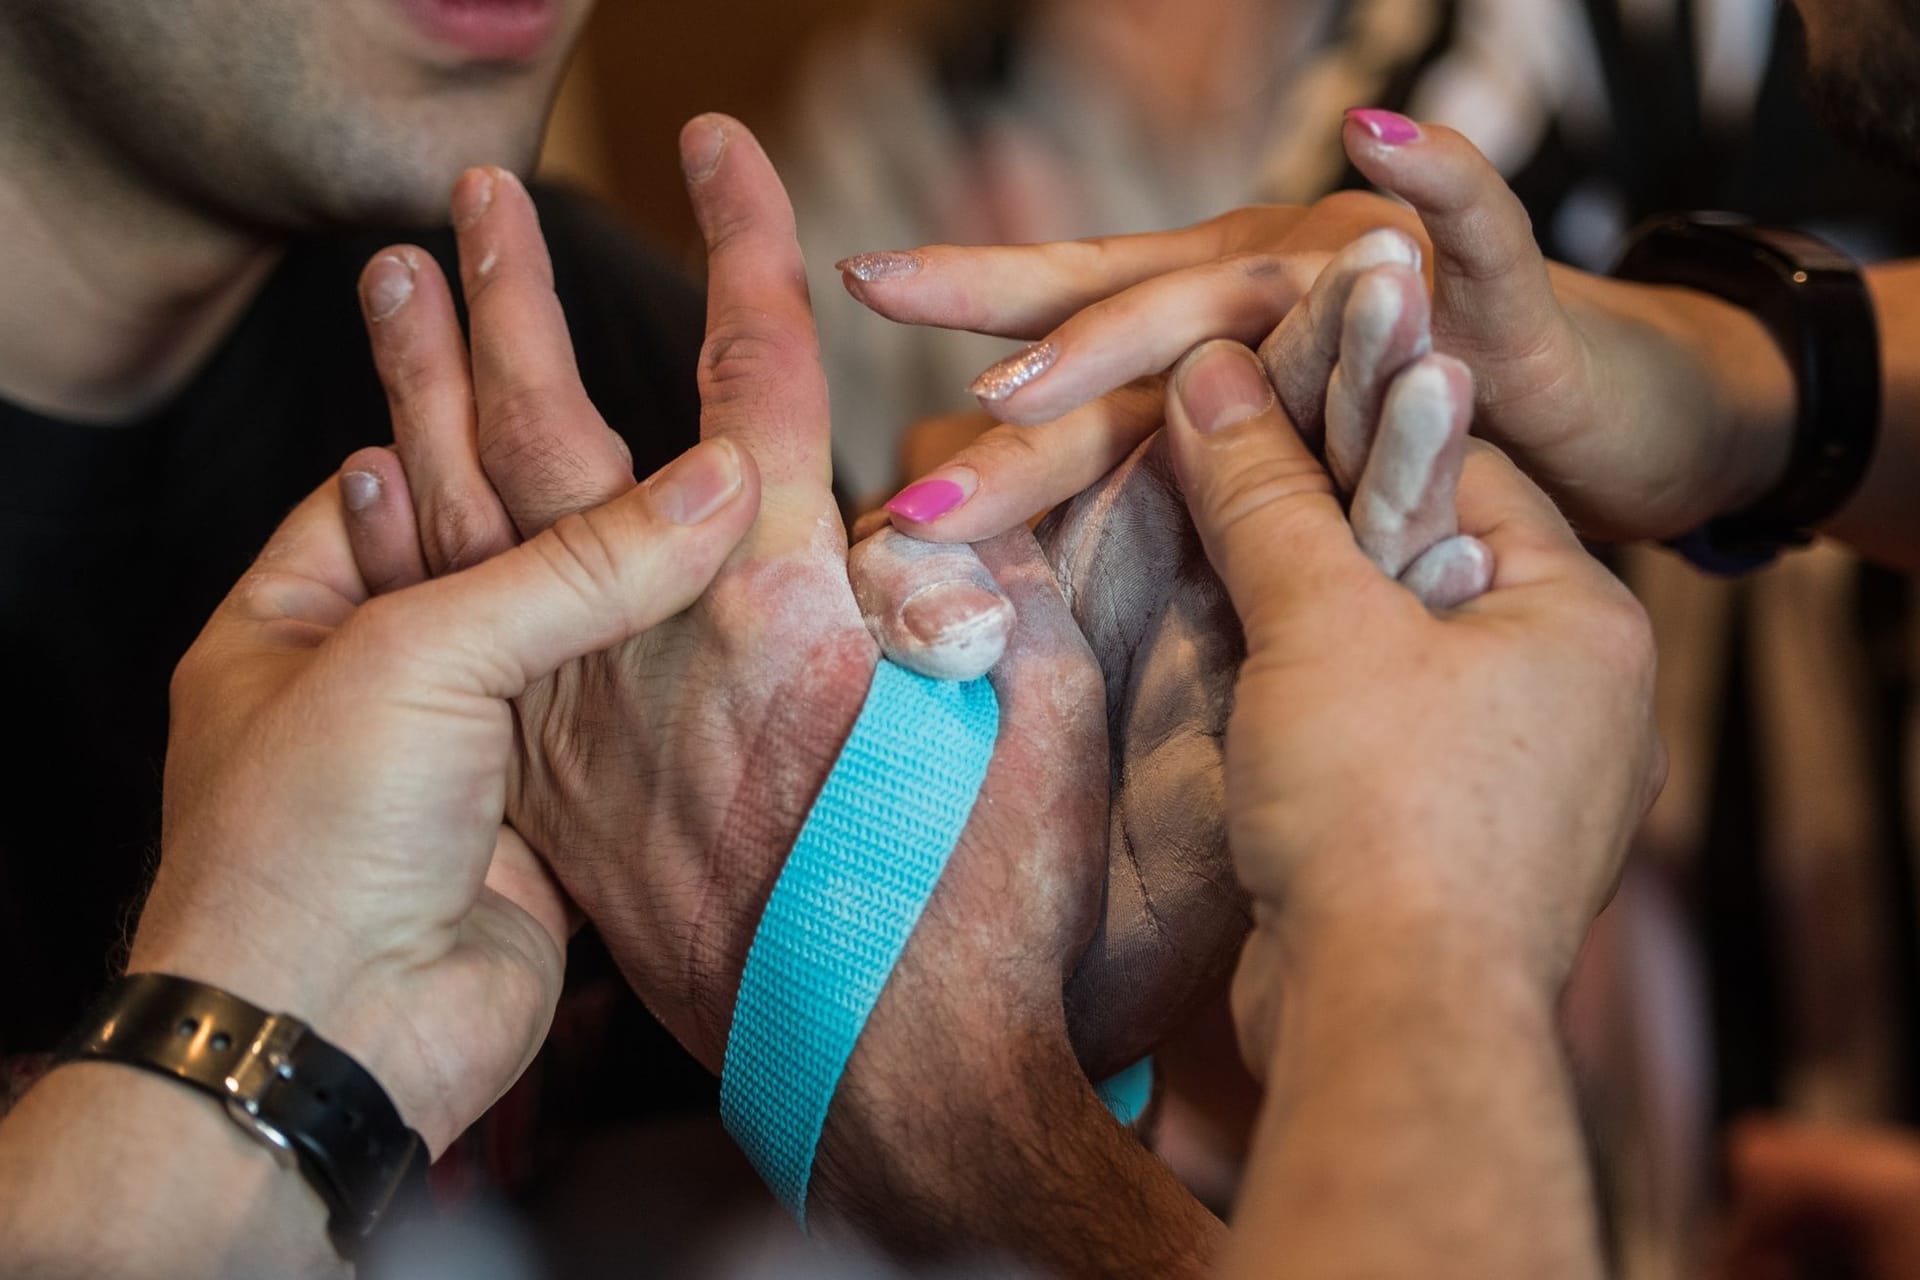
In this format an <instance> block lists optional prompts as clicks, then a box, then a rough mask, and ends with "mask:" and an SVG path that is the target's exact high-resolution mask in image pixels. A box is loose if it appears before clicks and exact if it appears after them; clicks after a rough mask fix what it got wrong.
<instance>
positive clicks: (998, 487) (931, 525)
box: [847, 112, 1794, 540]
mask: <svg viewBox="0 0 1920 1280" xmlns="http://www.w3.org/2000/svg"><path fill="white" fill-rule="evenodd" d="M1345 141H1346V146H1347V152H1348V155H1349V156H1350V157H1351V158H1352V159H1353V161H1354V163H1355V165H1356V166H1358V168H1359V169H1360V171H1361V172H1362V173H1364V174H1365V175H1366V176H1367V177H1368V178H1369V179H1370V180H1371V181H1373V182H1375V183H1376V184H1378V185H1379V186H1381V187H1382V188H1384V189H1385V190H1387V191H1388V192H1390V193H1392V194H1393V195H1396V196H1399V197H1401V199H1403V200H1405V201H1406V202H1407V205H1408V206H1410V208H1409V207H1404V206H1401V205H1397V204H1394V203H1392V202H1390V201H1386V200H1382V199H1380V198H1378V197H1373V196H1367V195H1360V194H1355V193H1340V194H1338V195H1335V196H1330V197H1328V198H1327V199H1325V200H1323V201H1321V202H1319V203H1318V204H1316V205H1314V206H1313V207H1312V208H1311V210H1307V211H1302V210H1298V209H1267V208H1254V209H1242V210H1239V211H1236V212H1234V213H1231V214H1227V215H1225V216H1224V217H1221V218H1216V219H1214V220H1213V221H1211V222H1208V223H1202V224H1200V225H1199V226H1196V227H1190V228H1187V229H1185V230H1181V231H1172V232H1164V233H1159V234H1154V235H1141V236H1124V237H1118V238H1112V239H1106V240H1098V241H1091V242H1069V243H1061V244H1052V245H1033V246H1019V247H1011V248H985V249H963V248H954V247H946V246H938V247H933V248H927V249H920V250H915V251H914V252H913V253H912V254H911V255H906V256H907V257H908V258H911V259H912V260H914V261H917V262H918V263H919V266H918V268H917V269H916V270H913V271H910V272H904V273H903V272H901V271H899V270H898V269H895V270H893V271H889V272H886V273H882V276H883V277H884V278H880V277H876V278H875V279H872V280H863V279H861V278H860V267H861V263H862V261H863V259H852V260H850V262H849V267H850V270H849V273H848V280H847V287H848V288H849V290H850V291H851V292H852V293H853V294H854V296H855V297H856V298H858V299H860V300H861V301H862V302H864V303H866V304H867V305H868V306H870V307H872V308H874V309H875V310H876V311H879V312H880V313H881V314H883V315H886V316H888V317H890V318H893V319H896V320H902V321H906V322H910V323H921V324H936V325H942V326H946V327H953V328H966V329H976V330H980V331H984V332H989V333H996V334H1004V335H1007V336H1010V337H1023V338H1030V339H1038V340H1039V342H1038V344H1037V346H1038V348H1040V349H1041V350H1042V351H1043V352H1044V353H1045V356H1044V357H1043V358H1041V359H1035V358H1032V357H1029V358H1027V359H1026V360H1025V362H1024V363H1020V364H1017V365H1016V366H1015V368H1016V369H1018V370H1021V371H1025V372H1027V373H1030V374H1031V375H1032V376H1028V377H1026V378H1025V379H1024V381H1022V380H1021V379H1020V377H1018V376H1008V372H1007V371H1004V370H1003V371H1001V372H1000V373H997V374H995V373H994V372H993V371H989V375H983V380H982V383H981V384H977V385H980V386H982V387H983V388H984V389H986V390H987V391H988V392H989V393H990V394H988V395H986V396H983V397H982V403H983V405H984V406H985V407H986V408H987V409H988V410H989V411H990V412H992V413H993V414H994V415H995V416H997V417H999V418H1001V419H1003V420H1004V421H1006V422H1009V423H1018V424H1040V423H1044V424H1048V425H1044V426H1039V427H1019V428H1016V427H1006V428H1002V429H1000V430H998V431H995V432H989V433H988V434H987V435H986V436H984V437H982V438H981V439H980V440H979V441H977V442H976V443H975V444H974V445H972V446H970V447H969V448H967V449H965V450H963V451H962V452H961V453H960V454H959V455H958V456H956V457H955V458H954V459H953V460H952V461H951V462H949V463H948V464H947V465H946V466H944V467H942V468H940V469H938V470H936V471H935V472H934V473H933V474H932V477H930V478H935V479H944V480H947V481H949V482H950V483H952V484H953V485H954V486H955V487H956V490H957V491H958V492H960V493H962V494H964V495H965V499H964V501H963V502H962V503H959V504H956V505H953V506H951V507H950V508H949V509H948V512H947V513H946V514H943V515H941V516H938V517H929V518H928V519H925V520H918V521H911V522H908V521H902V522H901V523H902V527H905V528H908V529H909V530H910V531H912V532H913V533H915V534H916V535H917V536H921V537H928V538H936V539H940V540H949V539H953V540H965V539H968V538H975V537H980V536H985V535H986V534H989V533H991V532H993V531H995V530H997V529H998V528H1002V527H1007V526H1010V525H1011V524H1013V523H1015V522H1017V521H1019V520H1021V519H1023V518H1025V517H1026V516H1029V515H1031V514H1032V513H1033V512H1035V511H1037V510H1041V509H1044V508H1045V507H1047V506H1049V505H1052V504H1053V503H1055V502H1058V501H1060V500H1062V499H1063V498H1065V497H1067V496H1068V495H1070V494H1073V493H1076V492H1078V491H1079V490H1080V489H1082V488H1084V487H1086V486H1087V485H1088V484H1091V483H1092V482H1093V481H1094V480H1095V479H1097V478H1098V477H1099V476H1101V475H1103V474H1104V473H1105V472H1106V470H1107V469H1108V468H1110V467H1112V466H1113V465H1114V464H1115V463H1116V462H1118V461H1119V460H1120V459H1121V458H1123V457H1125V456H1126V455H1127V453H1128V452H1130V451H1131V449H1132V448H1133V447H1134V446H1135V445H1136V444H1137V443H1138V442H1139V441H1140V440H1142V439H1144V438H1145V437H1146V436H1147V435H1149V434H1151V432H1152V431H1154V430H1156V429H1157V427H1158V425H1159V421H1158V416H1157V415H1156V414H1154V413H1152V412H1151V411H1142V409H1141V406H1140V402H1139V398H1138V397H1137V396H1136V395H1133V394H1132V393H1130V392H1128V391H1125V390H1116V389H1121V388H1124V387H1125V386H1126V384H1127V383H1128V382H1129V381H1131V380H1133V379H1136V378H1140V377H1143V376H1149V375H1153V374H1156V373H1158V372H1159V371H1161V370H1164V369H1165V368H1166V367H1167V366H1168V365H1169V364H1171V363H1172V361H1173V360H1174V359H1175V358H1176V357H1177V356H1178V354H1179V353H1180V352H1182V351H1185V350H1186V349H1187V348H1188V347H1190V346H1191V345H1193V344H1194V343H1197V342H1199V341H1202V340H1204V339H1207V338H1215V337H1224V338H1232V339H1234V340H1236V341H1242V342H1246V343H1249V344H1254V343H1258V344H1260V351H1261V355H1262V357H1263V358H1264V359H1265V361H1266V363H1267V367H1268V370H1269V372H1270V374H1271V375H1272V377H1273V379H1274V382H1275V384H1276V386H1278V387H1279V389H1280V402H1281V405H1282V407H1283V408H1284V409H1285V410H1286V411H1287V413H1288V415H1289V416H1290V417H1291V418H1292V420H1293V421H1294V422H1295V424H1296V426H1297V427H1298V429H1299V430H1300V431H1301V432H1302V433H1303V434H1305V435H1306V436H1307V438H1308V439H1309V440H1317V439H1318V437H1319V433H1320V430H1321V426H1322V421H1323V417H1324V412H1323V404H1322V397H1323V395H1324V392H1325V388H1326V386H1327V377H1328V374H1329V372H1330V365H1331V361H1332V359H1333V351H1334V347H1335V343H1334V342H1333V341H1331V340H1330V330H1329V327H1328V325H1327V324H1326V316H1325V315H1324V314H1323V315H1322V316H1320V317H1317V318H1316V317H1314V316H1311V315H1302V314H1300V312H1298V311H1295V310H1294V306H1295V303H1296V302H1298V301H1299V299H1300V298H1301V296H1302V294H1303V293H1304V292H1305V290H1306V288H1307V286H1308V284H1309V283H1310V282H1311V281H1312V280H1313V279H1314V278H1315V275H1316V274H1317V272H1318V271H1319V269H1320V267H1321V265H1322V264H1324V263H1326V262H1327V260H1328V259H1327V255H1328V254H1329V253H1330V252H1333V251H1335V250H1338V249H1340V248H1341V246H1343V245H1347V244H1349V243H1350V242H1354V248H1355V249H1359V247H1360V243H1361V242H1359V241H1357V238H1360V237H1364V236H1365V235H1366V233H1368V232H1370V231H1373V230H1374V229H1376V228H1380V227H1397V228H1399V229H1401V230H1403V231H1409V232H1413V233H1415V234H1416V235H1417V237H1418V238H1419V239H1420V240H1421V242H1422V243H1423V244H1424V245H1426V246H1427V247H1428V250H1429V252H1428V257H1429V258H1430V259H1431V263H1432V278H1433V289H1434V299H1433V307H1434V320H1433V329H1434V339H1435V341H1436V343H1437V344H1438V345H1439V347H1440V348H1441V349H1442V350H1445V351H1447V352H1449V353H1451V354H1454V355H1457V356H1459V357H1460V358H1461V359H1463V360H1465V361H1466V363H1467V365H1468V367H1469V368H1470V369H1471V370H1472V372H1473V374H1474V377H1475V380H1476V383H1477V386H1478V393H1479V399H1478V403H1477V406H1476V420H1477V422H1478V424H1479V428H1478V429H1479V431H1480V433H1481V434H1483V435H1485V436H1486V437H1487V438H1488V439H1491V440H1493V441H1495V442H1496V443H1498V444H1500V445H1501V446H1502V447H1503V448H1504V449H1506V450H1507V451H1508V452H1509V453H1510V454H1511V455H1512V457H1513V458H1514V460H1515V461H1516V462H1519V463H1520V464H1521V465H1522V467H1524V468H1525V469H1526V470H1527V471H1528V472H1529V473H1530V474H1532V475H1534V476H1535V477H1536V478H1537V479H1538V480H1539V481H1540V482H1541V483H1542V484H1544V485H1545V486H1546V488H1547V489H1548V491H1549V492H1551V493H1552V494H1553V495H1554V496H1555V497H1556V498H1557V499H1558V500H1559V501H1560V502H1561V504H1562V506H1563V507H1564V509H1565V510H1566V512H1567V514H1568V515H1569V517H1570V518H1571V519H1572V520H1573V521H1574V523H1575V524H1576V525H1577V526H1578V527H1579V528H1580V529H1581V531H1582V532H1583V533H1585V534H1587V535H1588V536H1591V537H1607V538H1624V537H1654V536H1667V535H1671V534H1675V533H1680V532H1684V531H1686V530H1688V529H1691V528H1693V527H1695V526H1697V525H1698V524H1700V523H1702V522H1703V521H1704V520H1706V519H1707V518H1709V517H1711V516H1713V515H1715V514H1718V513H1720V512H1723V511H1727V510H1732V509H1735V508H1737V507H1739V506H1740V505H1742V504H1744V503H1746V502H1748V501H1751V500H1752V499H1753V498H1755V497H1757V496H1758V495H1759V494H1760V493H1762V492H1764V491H1765V489H1766V488H1767V486H1768V485H1769V484H1770V483H1771V482H1772V480H1773V478H1774V477H1775V476H1777V475H1778V473H1779V471H1780V470H1781V468H1782V467H1783V466H1784V465H1785V462H1786V449H1787V440H1788V436H1789V431H1790V417H1791V411H1792V405H1793V403H1794V393H1793V387H1792V382H1791V376H1790V372H1789V370H1788V369H1787V367H1786V364H1785V361H1784V359H1783V358H1782V357H1781V356H1780V354H1779V352H1778V350H1777V348H1776V347H1775V345H1774V344H1773V342H1772V341H1771V339H1770V338H1769V337H1768V336H1767V334H1766V332H1765V330H1764V329H1763V328H1762V327H1761V326H1760V325H1759V323H1758V322H1757V321H1755V320H1754V319H1753V318H1752V317H1751V316H1750V315H1748V314H1747V313H1745V312H1743V311H1740V310H1739V309H1737V308H1734V307H1731V306H1729V305H1727V304H1725V303H1721V302H1719V301H1717V300H1715V299H1713V298H1710V297H1707V296H1706V295H1704V294H1697V293H1693V292H1690V291H1687V290H1678V289H1656V288H1648V287H1645V286H1638V285H1629V284H1625V283H1621V282H1618V281H1610V280H1603V279H1597V278H1594V277H1591V276H1586V275H1583V274H1581V273H1579V272H1575V271H1571V270H1567V269H1564V268H1559V267H1552V268H1550V267H1549V266H1548V264H1546V262H1545V261H1544V260H1543V259H1542V257H1541V255H1540V251H1539V248H1538V246H1537V245H1536V243H1535V242H1534V240H1533V236H1532V231H1531V227H1530V224H1529V222H1528V219H1527V215H1526V212H1525V210H1524V209H1523V208H1522V207H1521V205H1520V203H1519V201H1518V199H1517V198H1516V197H1515V196H1514V195H1513V193H1512V192H1511V191H1510V190H1509V189H1508V188H1507V186H1506V184H1505V183H1504V181H1503V180H1502V179H1501V178H1500V176H1499V174H1498V173H1497V172H1496V171H1495V170H1494V169H1493V167H1492V166H1491V165H1490V164H1489V163H1488V162H1487V161H1486V159H1485V158H1484V157H1483V156H1481V155H1480V154H1479V152H1477V151H1476V150H1475V149H1474V148H1473V146H1472V144H1470V143H1468V142H1467V141H1466V140H1465V139H1464V138H1462V137H1461V136H1460V135H1459V134H1457V133H1454V132H1453V131H1452V130H1449V129H1444V128H1439V127H1434V126H1426V127H1420V126H1415V125H1414V124H1413V123H1412V122H1411V121H1407V120H1404V119H1402V118H1400V117H1397V116H1391V115H1390V114H1389V113H1382V112H1355V113H1351V114H1350V116H1349V120H1348V123H1347V126H1346V132H1345ZM1416 217H1417V219H1418V222H1417V224H1415V223H1414V221H1413V219H1414V218H1416ZM1379 252H1384V250H1379ZM1365 265H1377V264H1365ZM1301 310H1302V311H1304V310H1305V308H1302V309H1301ZM1335 314H1337V312H1336V313H1335ZM1036 371H1037V372H1036ZM1108 397H1110V398H1108ZM1336 479H1341V480H1343V481H1344V480H1345V479H1346V477H1344V476H1342V475H1340V473H1339V469H1338V468H1337V467H1336Z"/></svg>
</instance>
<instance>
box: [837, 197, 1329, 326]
mask: <svg viewBox="0 0 1920 1280" xmlns="http://www.w3.org/2000/svg"><path fill="white" fill-rule="evenodd" d="M1303 213H1304V210H1301V209H1298V208H1291V207H1281V206H1273V207H1269V208H1249V209H1236V210H1234V211H1233V212H1231V213H1227V214H1222V215H1221V216H1220V217H1217V218H1211V219H1209V220H1207V221H1206V222H1201V223H1196V224H1195V225H1193V226H1190V227H1183V228H1180V229H1179V230H1176V231H1155V232H1148V233H1145V234H1141V235H1129V236H1099V237H1095V238H1093V239H1090V240H1060V241H1055V242H1053V243H1050V244H1024V245H993V246H986V247H977V248H976V247H971V246H959V245H929V246H926V247H924V248H920V249H913V250H909V251H905V252H883V253H863V254H859V255H857V256H855V257H852V258H847V259H844V260H842V261H840V262H837V263H835V264H834V265H835V267H837V268H838V269H839V271H840V275H841V279H842V281H843V282H844V283H845V285H846V287H847V292H848V293H851V294H852V295H853V296H854V297H855V298H857V299H859V301H860V302H862V303H863V304H865V305H866V306H867V307H869V308H871V309H872V310H874V311H876V312H878V313H879V314H881V315H883V316H885V317H887V319H889V320H897V321H899V322H900V323H902V324H926V325H935V326H937V327H939V328H943V329H970V330H972V331H974V332H976V333H990V334H995V335H997V336H1000V337H1006V338H1038V337H1040V336H1041V335H1042V334H1044V333H1046V332H1047V331H1048V330H1050V329H1052V328H1054V327H1055V326H1057V325H1059V324H1061V323H1062V322H1064V321H1065V320H1066V319H1067V318H1068V317H1070V316H1072V315H1073V314H1074V313H1076V312H1078V311H1082V310H1085V309H1086V308H1087V307H1090V306H1092V305H1093V304H1094V303H1096V302H1099V301H1100V300H1101V299H1103V298H1108V297H1111V296H1112V295H1114V294H1116V293H1118V292H1120V291H1121V290H1122V289H1126V288H1130V287H1132V286H1133V285H1136V284H1139V283H1141V282H1142V281H1144V280H1151V279H1152V278H1153V277H1155V276H1161V275H1166V274H1167V273H1168V272H1172V271H1179V270H1182V269H1183V268H1186V267H1192V266H1196V265H1198V264H1200V263H1204V262H1211V261H1213V260H1214V259H1216V258H1221V257H1225V256H1227V255H1228V254H1231V253H1235V252H1237V251H1239V249H1240V248H1241V247H1242V246H1244V245H1249V244H1252V243H1255V242H1257V241H1259V240H1261V239H1270V238H1273V237H1276V236H1278V235H1280V234H1282V233H1283V232H1284V231H1285V230H1286V228H1287V227H1289V226H1291V225H1292V224H1293V223H1295V222H1298V221H1299V220H1300V218H1301V216H1302V215H1303Z"/></svg>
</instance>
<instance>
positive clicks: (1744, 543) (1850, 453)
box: [1613, 213, 1880, 573]
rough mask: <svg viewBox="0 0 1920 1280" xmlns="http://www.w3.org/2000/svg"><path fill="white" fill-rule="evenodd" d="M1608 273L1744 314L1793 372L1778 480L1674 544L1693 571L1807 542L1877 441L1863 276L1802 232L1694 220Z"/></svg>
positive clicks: (1644, 230)
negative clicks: (1789, 437)
mask: <svg viewBox="0 0 1920 1280" xmlns="http://www.w3.org/2000/svg"><path fill="white" fill-rule="evenodd" d="M1613 274H1614V275H1615V276H1617V277H1619V278H1621V279H1623V280H1635V281H1640V282H1642V283H1647V284H1672V285H1681V286H1684V287H1686V288H1690V289H1697V290H1699V291H1700V292H1702V293H1710V294H1712V295H1714V296H1715V297H1718V298H1722V299H1724V300H1726V301H1727V302H1730V303H1732V304H1733V305H1735V306H1737V307H1739V308H1741V309H1742V310H1744V311H1747V312H1750V313H1751V314H1752V315H1753V316H1754V317H1755V318H1756V319H1758V320H1759V321H1760V322H1761V323H1762V324H1763V325H1765V326H1766V328H1767V331H1768V332H1769V333H1770V334H1772V335H1773V339H1774V341H1775V342H1777V343H1778V344H1779V345H1780V349H1781V351H1782V352H1783V353H1784V354H1785V356H1786V358H1787V362H1788V364H1789V365H1791V366H1792V368H1793V376H1794V383H1795V389H1796V391H1797V392H1798V397H1799V414H1798V416H1797V418H1796V420H1795V423H1794V433H1793V444H1792V448H1791V450H1790V453H1789V456H1788V459H1787V467H1786V471H1785V472H1784V473H1783V475H1782V476H1781V478H1780V481H1779V482H1778V483H1777V484H1776V485H1775V486H1774V487H1773V489H1772V490H1770V491H1769V492H1767V493H1766V494H1764V495H1762V496H1761V497H1760V498H1758V499H1757V500H1756V501H1754V502H1753V503H1752V504H1751V505H1749V506H1747V507H1745V508H1743V509H1742V510H1739V511H1734V512H1730V513H1728V514H1726V515H1722V516H1718V517H1716V518H1715V519H1713V520H1710V521H1708V522H1707V523H1706V524H1705V525H1703V526H1702V527H1701V528H1699V529H1697V530H1695V531H1693V532H1692V533H1690V534H1688V535H1686V536H1685V537H1683V538H1679V539H1676V540H1675V542H1674V546H1675V547H1676V548H1677V549H1679V550H1680V551H1682V552H1683V553H1684V554H1685V555H1686V556H1687V558H1688V559H1690V560H1692V561H1693V562H1694V563H1695V564H1697V565H1699V566H1700V567H1701V568H1704V569H1707V570H1710V571H1712V572H1718V573H1738V572H1744V571H1746V570H1748V569H1753V568H1757V567H1759V566H1760V565H1763V564H1766V563H1767V562H1768V561H1771V560H1772V559H1773V558H1774V557H1775V556H1777V555H1778V554H1779V553H1780V551H1781V550H1782V549H1783V548H1785V547H1790V546H1803V545H1805V544H1806V543H1807V542H1809V541H1811V540H1812V530H1813V529H1814V528H1815V527H1816V526H1817V525H1819V524H1821V523H1823V522H1825V521H1826V520H1828V519H1829V518H1831V517H1832V516H1833V515H1834V514H1835V513H1837V512H1838V511H1839V510H1840V508H1841V507H1843V506H1844V505H1846V502H1847V499H1848V498H1850V497H1851V496H1852V495H1853V492H1854V490H1855V489H1857V488H1858V487H1859V485H1860V481H1861V480H1862V479H1863V478H1864V477H1865V476H1866V473H1867V467H1868V465H1869V464H1870V463H1871V462H1872V461H1873V450H1874V445H1875V443H1876V442H1877V440H1878V438H1879V429H1880V334H1879V326H1878V324H1877V323H1876V321H1875V318H1874V310H1873V298H1872V296H1871V295H1870V294H1869V292H1868V290H1867V286H1866V282H1865V281H1864V280H1863V279H1861V276H1860V271H1859V268H1858V267H1857V266H1855V265H1854V263H1853V261H1852V259H1850V258H1848V257H1847V256H1846V255H1845V254H1844V253H1841V252H1840V251H1839V250H1838V249H1835V248H1834V247H1833V246H1831V245H1829V244H1827V243H1826V242H1825V241H1823V240H1820V239H1818V238H1816V237H1814V236H1810V235H1806V234H1804V233H1803V232H1798V231H1787V230H1781V229H1778V228H1772V227H1756V226H1751V225H1749V224H1747V223H1745V222H1743V221H1741V220H1740V219H1737V218H1734V217H1731V216H1728V215H1724V214H1709V213H1693V214H1666V215H1662V216H1660V217H1657V218H1654V219H1652V220H1650V221H1648V222H1646V223H1644V224H1643V225H1642V226H1641V227H1640V228H1639V229H1638V230H1637V231H1635V233H1634V236H1633V240H1632V242H1631V243H1630V244H1629V245H1628V247H1627V250H1626V253H1625V254H1624V255H1623V256H1622V257H1621V259H1620V263H1619V265H1618V266H1616V267H1615V268H1614V271H1613Z"/></svg>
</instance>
